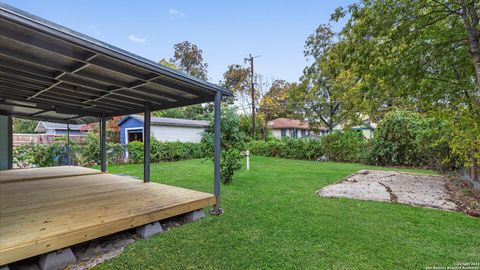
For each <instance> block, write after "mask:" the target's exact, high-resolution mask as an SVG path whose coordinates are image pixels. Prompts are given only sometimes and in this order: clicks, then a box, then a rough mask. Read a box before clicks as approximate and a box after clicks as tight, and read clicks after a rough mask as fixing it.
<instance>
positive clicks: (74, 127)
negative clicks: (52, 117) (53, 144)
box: [35, 121, 83, 132]
mask: <svg viewBox="0 0 480 270" xmlns="http://www.w3.org/2000/svg"><path fill="white" fill-rule="evenodd" d="M81 126H83V124H81V125H75V124H71V125H70V126H69V128H70V130H74V131H77V130H80V127H81ZM46 129H57V130H59V129H60V130H67V124H63V123H53V122H45V121H40V122H38V124H37V127H36V128H35V132H45V130H46Z"/></svg>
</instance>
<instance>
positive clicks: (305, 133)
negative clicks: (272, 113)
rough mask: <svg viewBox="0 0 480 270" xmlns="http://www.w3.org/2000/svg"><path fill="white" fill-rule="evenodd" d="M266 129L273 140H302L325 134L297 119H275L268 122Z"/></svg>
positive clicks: (320, 129) (322, 129)
mask: <svg viewBox="0 0 480 270" xmlns="http://www.w3.org/2000/svg"><path fill="white" fill-rule="evenodd" d="M268 127H269V129H270V130H271V131H272V135H273V137H275V138H279V139H280V138H286V137H290V138H304V137H309V136H318V135H322V134H324V133H325V132H326V129H324V128H312V127H311V126H310V125H309V124H308V123H306V122H302V121H300V120H297V119H289V118H276V119H273V120H271V121H269V122H268Z"/></svg>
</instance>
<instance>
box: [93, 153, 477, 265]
mask: <svg viewBox="0 0 480 270" xmlns="http://www.w3.org/2000/svg"><path fill="white" fill-rule="evenodd" d="M360 169H382V168H381V167H372V166H365V165H362V164H346V163H333V162H325V163H320V162H314V161H300V160H284V159H276V158H265V157H253V158H252V163H251V170H250V171H246V170H245V169H244V168H243V169H242V170H241V171H240V172H238V173H237V174H236V175H235V177H234V181H233V183H232V184H230V185H227V186H225V185H222V208H223V209H224V210H225V214H224V215H222V216H219V217H214V216H210V215H207V218H206V219H203V220H201V221H197V222H193V223H190V224H186V225H184V226H181V227H177V228H174V229H172V230H170V231H167V232H165V233H163V234H161V235H157V236H155V237H153V238H152V239H149V240H139V241H136V242H135V243H133V244H131V245H129V246H128V247H127V248H126V249H125V252H124V253H123V254H122V255H121V256H119V257H117V258H115V259H112V260H110V261H107V262H105V263H103V264H101V265H99V266H97V267H96V269H191V268H202V269H205V268H206V269H260V268H263V269H265V268H269V269H272V268H273V269H294V268H297V269H319V268H320V269H372V268H381V269H414V268H425V267H428V266H452V265H454V264H455V263H459V262H480V219H478V218H473V217H470V216H467V215H465V214H463V213H459V212H446V211H441V210H435V209H424V208H418V207H412V206H407V205H401V204H390V203H383V202H369V201H358V200H350V199H337V198H321V197H318V196H316V195H315V191H316V190H318V189H320V188H322V187H323V186H326V185H328V184H331V183H333V182H336V181H338V180H340V179H342V178H343V177H345V176H347V175H349V174H351V173H353V172H356V171H358V170H360ZM108 170H109V171H110V172H112V173H125V174H130V175H133V176H137V177H140V178H141V177H142V173H143V165H142V164H134V165H116V166H109V168H108ZM151 170H152V181H155V182H159V183H164V184H170V185H174V186H179V187H186V188H191V189H195V190H200V191H206V192H212V190H213V181H212V179H213V165H212V162H210V161H202V160H190V161H180V162H172V163H159V164H152V166H151ZM395 170H397V169H395ZM400 171H410V172H417V173H431V172H429V171H426V170H412V169H400ZM125 200H128V198H125Z"/></svg>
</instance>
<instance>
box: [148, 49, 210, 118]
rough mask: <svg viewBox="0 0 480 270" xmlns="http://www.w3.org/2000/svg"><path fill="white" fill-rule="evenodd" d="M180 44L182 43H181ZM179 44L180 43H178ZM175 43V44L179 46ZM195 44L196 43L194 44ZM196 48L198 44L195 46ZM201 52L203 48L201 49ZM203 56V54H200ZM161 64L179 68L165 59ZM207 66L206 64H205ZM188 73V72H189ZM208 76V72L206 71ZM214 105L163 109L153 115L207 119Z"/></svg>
mask: <svg viewBox="0 0 480 270" xmlns="http://www.w3.org/2000/svg"><path fill="white" fill-rule="evenodd" d="M179 44H180V43H179ZM177 45H178V44H177ZM177 45H175V46H177ZM193 46H195V45H193ZM195 48H196V46H195ZM200 54H201V50H200ZM200 56H201V55H200ZM159 64H161V65H164V66H167V67H169V68H172V69H178V68H177V66H176V65H175V64H174V63H170V62H168V61H167V60H165V59H162V60H160V61H159ZM205 68H206V64H205ZM187 73H188V72H187ZM205 76H206V72H205ZM212 110H213V107H212V106H211V105H205V106H204V105H201V104H195V105H190V106H185V107H179V108H171V109H166V110H161V111H155V112H153V115H154V116H156V117H169V118H183V119H193V120H207V119H208V118H209V114H210V113H211V112H212Z"/></svg>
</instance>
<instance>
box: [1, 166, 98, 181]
mask: <svg viewBox="0 0 480 270" xmlns="http://www.w3.org/2000/svg"><path fill="white" fill-rule="evenodd" d="M101 173H102V172H101V171H99V170H94V169H90V168H85V167H78V166H57V167H45V168H33V169H13V170H0V183H10V182H23V181H33V180H43V179H51V178H56V177H66V176H79V175H91V174H101Z"/></svg>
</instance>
